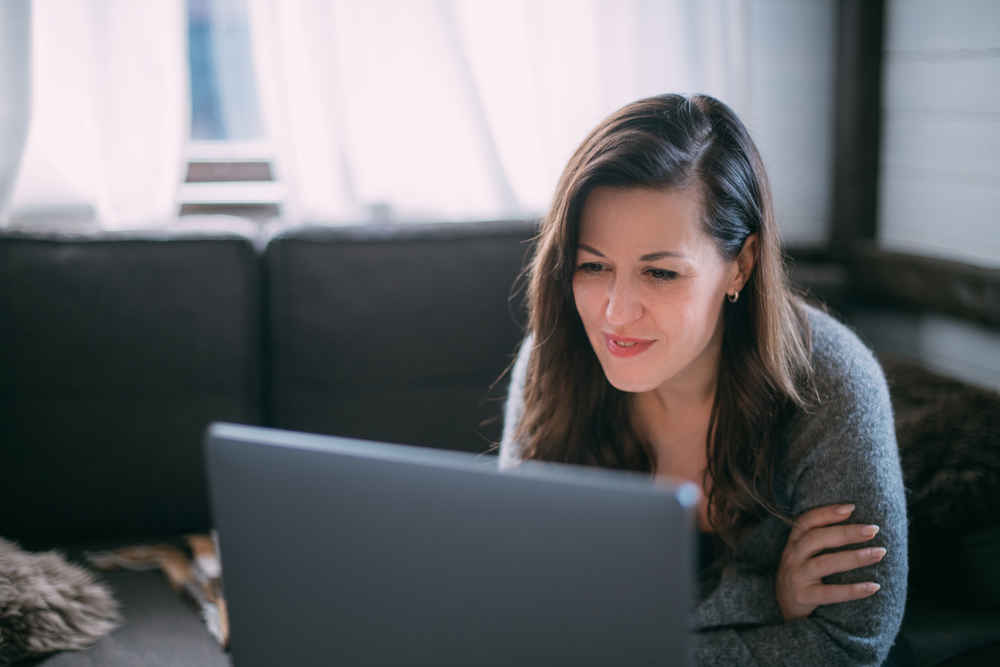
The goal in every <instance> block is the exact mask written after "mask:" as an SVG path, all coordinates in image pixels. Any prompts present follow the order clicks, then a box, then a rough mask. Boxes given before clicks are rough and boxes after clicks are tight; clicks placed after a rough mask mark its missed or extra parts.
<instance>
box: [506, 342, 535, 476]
mask: <svg viewBox="0 0 1000 667" xmlns="http://www.w3.org/2000/svg"><path fill="white" fill-rule="evenodd" d="M531 346H532V338H531V336H530V335H528V336H527V337H525V339H524V340H523V341H522V342H521V348H520V349H519V350H518V353H517V359H516V360H515V361H514V367H513V368H512V369H511V371H510V386H509V388H508V389H507V402H506V403H505V404H504V411H503V433H502V434H501V436H500V455H499V457H498V458H499V461H498V465H499V466H500V468H501V469H504V468H509V467H511V466H514V465H516V464H517V462H518V461H519V460H520V459H521V446H520V444H519V443H517V442H515V440H514V432H515V431H516V430H517V425H518V424H519V423H520V422H521V417H522V416H523V415H524V382H525V377H526V376H527V373H528V358H529V357H530V356H531Z"/></svg>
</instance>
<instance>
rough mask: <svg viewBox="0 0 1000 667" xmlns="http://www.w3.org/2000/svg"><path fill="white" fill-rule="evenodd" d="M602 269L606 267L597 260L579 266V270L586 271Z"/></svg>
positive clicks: (599, 270)
mask: <svg viewBox="0 0 1000 667" xmlns="http://www.w3.org/2000/svg"><path fill="white" fill-rule="evenodd" d="M602 269H604V267H603V266H601V265H600V264H598V263H597V262H584V263H583V264H581V265H580V266H578V267H577V270H578V271H583V272H584V273H600V272H601V270H602Z"/></svg>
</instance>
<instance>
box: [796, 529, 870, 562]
mask: <svg viewBox="0 0 1000 667" xmlns="http://www.w3.org/2000/svg"><path fill="white" fill-rule="evenodd" d="M877 533H878V526H872V525H864V524H859V523H852V524H848V525H846V526H824V527H821V528H814V529H812V530H810V531H809V532H808V533H806V534H805V535H803V536H802V538H801V539H799V540H798V541H796V542H795V543H794V544H791V543H790V544H789V545H788V549H790V550H791V555H792V558H793V560H796V561H798V562H802V561H804V560H806V559H807V558H811V557H813V556H814V555H816V554H817V553H819V552H820V551H823V550H824V549H834V548H836V547H842V546H844V545H846V544H857V543H859V542H867V541H868V540H870V539H872V538H873V537H875V535H876V534H877Z"/></svg>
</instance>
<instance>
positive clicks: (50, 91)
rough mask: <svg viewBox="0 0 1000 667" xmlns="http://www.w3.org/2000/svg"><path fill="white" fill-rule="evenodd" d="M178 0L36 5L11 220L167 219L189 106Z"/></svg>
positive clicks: (59, 223)
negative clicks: (27, 114)
mask: <svg viewBox="0 0 1000 667" xmlns="http://www.w3.org/2000/svg"><path fill="white" fill-rule="evenodd" d="M185 28H186V14H185V3H184V0H150V1H144V2H134V1H133V0H35V2H33V3H32V12H31V90H32V99H31V126H30V130H29V132H28V139H27V145H26V148H25V151H24V158H23V161H22V163H21V169H20V172H19V174H18V177H17V180H16V184H15V186H14V192H13V195H12V198H11V202H10V205H9V207H8V215H9V222H10V224H12V225H17V226H24V227H32V226H36V227H37V226H43V225H44V226H56V227H61V228H93V227H106V228H122V227H135V226H148V225H153V224H158V223H159V224H161V223H162V222H163V221H164V220H166V219H169V218H172V217H173V216H174V215H176V210H175V209H176V193H177V188H178V186H179V185H180V182H181V181H182V180H183V174H184V171H183V169H184V164H183V161H182V154H183V148H184V145H185V143H186V141H187V138H188V126H189V122H190V120H189V119H190V104H189V102H188V77H187V53H186V46H187V40H186V37H185V35H186V32H185Z"/></svg>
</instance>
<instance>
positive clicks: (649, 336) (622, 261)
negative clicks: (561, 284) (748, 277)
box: [573, 186, 750, 392]
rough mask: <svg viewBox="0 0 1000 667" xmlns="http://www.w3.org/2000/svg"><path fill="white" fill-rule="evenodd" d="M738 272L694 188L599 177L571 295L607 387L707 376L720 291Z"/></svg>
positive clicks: (700, 380) (583, 221)
mask: <svg viewBox="0 0 1000 667" xmlns="http://www.w3.org/2000/svg"><path fill="white" fill-rule="evenodd" d="M749 245H750V244H746V246H749ZM746 246H745V247H744V250H747V247H746ZM743 282H745V280H742V279H740V271H739V265H738V263H737V262H735V261H733V262H727V261H726V260H724V259H723V258H722V257H721V256H720V255H719V253H718V251H717V250H716V248H715V245H714V243H713V241H712V240H711V238H710V237H709V236H707V235H706V234H705V233H704V232H703V231H702V226H701V203H700V198H699V196H698V193H697V191H696V190H695V189H691V188H689V189H670V190H653V189H646V188H612V187H603V186H602V187H597V188H595V189H594V190H593V191H591V193H590V194H589V195H588V197H587V199H586V201H585V202H584V206H583V210H582V212H581V216H580V239H579V244H578V248H577V254H576V269H575V273H574V276H573V297H574V300H575V302H576V309H577V312H578V313H579V314H580V319H581V320H582V321H583V326H584V329H585V330H586V332H587V337H588V338H589V340H590V344H591V345H592V346H593V348H594V352H595V353H596V354H597V358H598V360H599V361H600V363H601V366H602V368H603V369H604V374H605V375H606V376H607V378H608V381H609V382H610V383H611V384H612V385H613V386H614V387H616V388H618V389H620V390H622V391H628V392H643V391H650V390H653V389H658V388H666V387H671V386H675V387H676V388H677V389H679V390H681V391H685V390H687V391H691V390H694V391H697V389H698V388H699V387H701V386H704V383H705V382H708V381H711V382H712V384H713V386H714V373H716V372H717V355H718V350H719V349H720V348H719V346H720V345H721V340H722V339H721V336H722V308H723V304H724V299H725V296H726V292H727V291H732V290H733V289H739V288H740V287H741V286H742V284H743Z"/></svg>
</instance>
